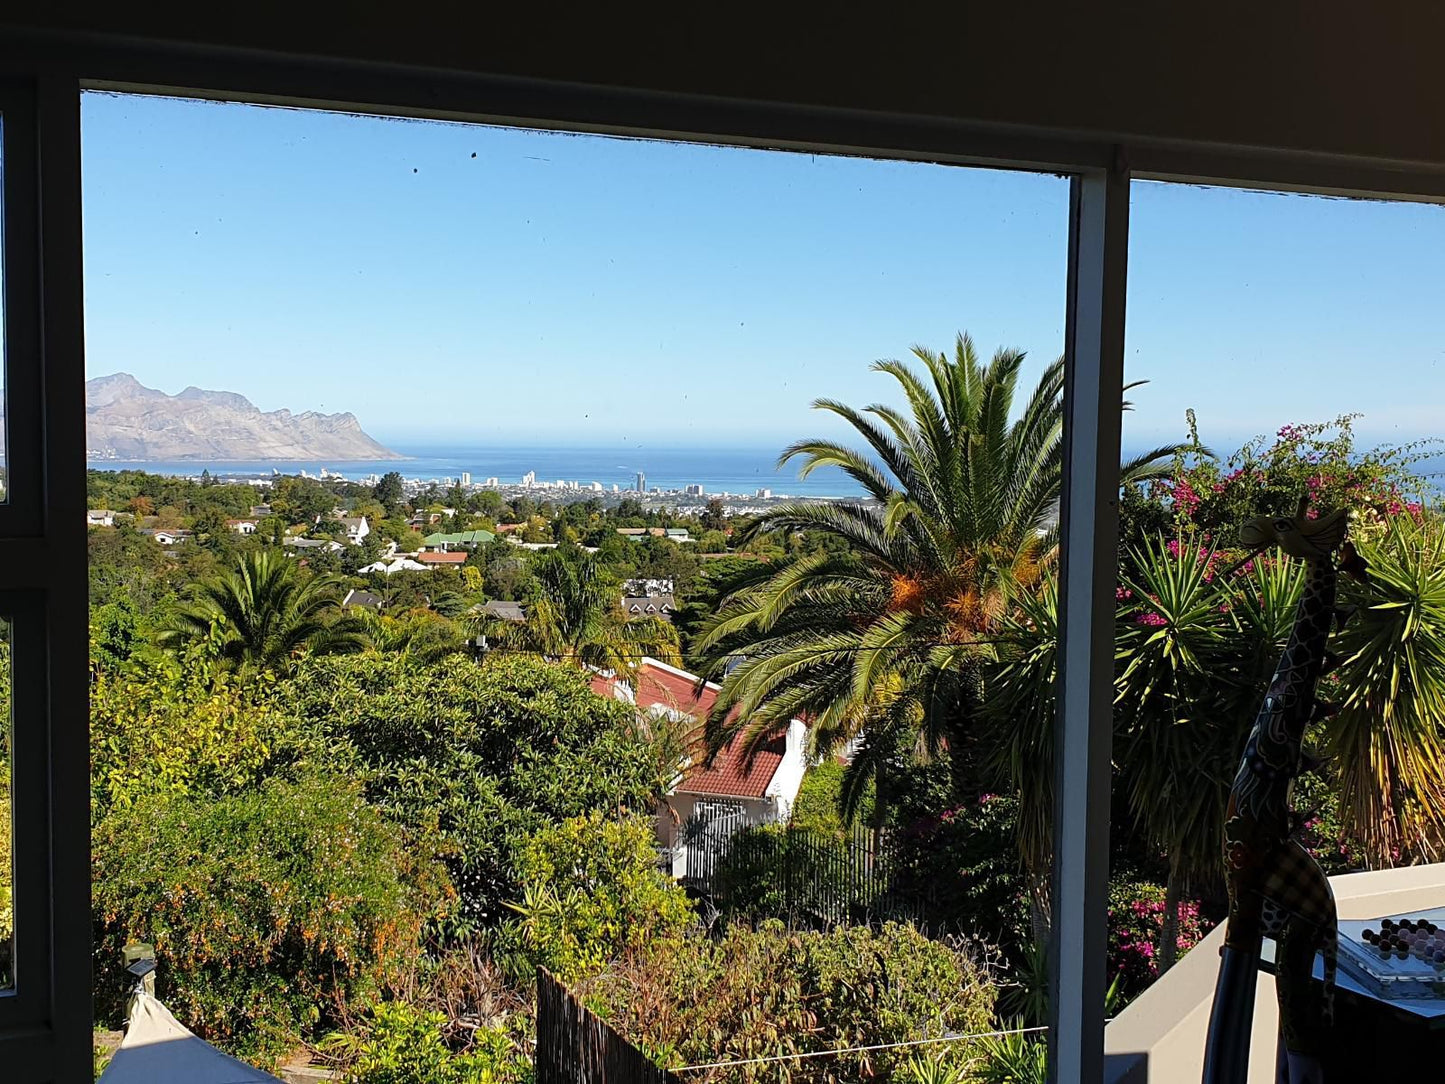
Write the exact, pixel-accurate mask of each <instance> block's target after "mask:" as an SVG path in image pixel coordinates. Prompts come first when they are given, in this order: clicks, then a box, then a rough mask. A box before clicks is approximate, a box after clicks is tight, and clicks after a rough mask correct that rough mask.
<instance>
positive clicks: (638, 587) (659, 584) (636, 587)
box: [622, 576, 675, 597]
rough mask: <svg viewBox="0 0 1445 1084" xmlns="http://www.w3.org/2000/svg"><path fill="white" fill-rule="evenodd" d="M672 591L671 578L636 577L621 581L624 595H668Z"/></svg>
mask: <svg viewBox="0 0 1445 1084" xmlns="http://www.w3.org/2000/svg"><path fill="white" fill-rule="evenodd" d="M674 589H675V582H674V580H673V578H672V577H671V576H659V577H657V578H655V579H653V578H645V577H638V578H636V579H631V580H623V581H622V593H623V594H624V595H634V596H636V595H646V596H649V597H650V596H652V595H670V594H672V593H673V591H674Z"/></svg>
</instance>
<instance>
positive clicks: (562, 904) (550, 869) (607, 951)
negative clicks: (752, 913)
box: [511, 813, 693, 985]
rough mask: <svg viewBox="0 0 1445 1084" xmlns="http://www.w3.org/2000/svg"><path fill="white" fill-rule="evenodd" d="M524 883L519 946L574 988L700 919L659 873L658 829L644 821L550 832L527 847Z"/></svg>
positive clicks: (597, 821)
mask: <svg viewBox="0 0 1445 1084" xmlns="http://www.w3.org/2000/svg"><path fill="white" fill-rule="evenodd" d="M517 880H518V881H519V882H520V883H521V885H522V889H523V900H522V902H521V903H519V904H516V905H514V906H515V907H516V909H517V911H518V912H519V913H520V915H521V919H520V920H519V921H517V922H516V923H514V924H513V927H512V931H511V933H512V940H513V941H514V943H520V944H521V945H522V946H524V947H525V951H526V953H527V955H528V957H529V961H530V963H531V964H532V965H533V966H535V965H537V964H540V965H542V966H544V967H546V968H547V969H548V970H549V971H551V972H552V973H553V974H554V975H556V976H557V978H558V979H559V980H560V981H561V982H563V983H565V984H568V985H572V984H574V983H576V982H578V981H579V980H581V979H583V978H586V977H588V976H590V975H595V974H597V973H598V972H599V971H601V970H602V968H603V967H604V966H605V964H606V963H607V962H608V961H609V960H611V959H612V958H613V957H614V956H616V955H617V954H618V953H620V952H622V951H623V950H625V949H629V948H637V947H640V946H641V945H643V944H645V943H646V942H647V941H649V940H651V939H653V938H655V937H666V936H671V935H674V934H676V933H678V932H679V931H681V929H682V928H683V927H684V926H686V925H687V924H688V923H689V922H690V921H691V920H692V918H693V911H692V905H691V904H690V903H689V902H688V899H687V896H686V894H685V893H684V892H683V891H682V889H680V888H678V887H677V885H676V884H674V883H673V881H672V879H671V878H669V877H667V876H666V875H664V874H663V873H662V872H661V871H660V870H659V869H658V867H657V851H656V847H655V843H654V838H653V829H652V825H651V823H650V822H647V821H643V820H640V819H632V820H626V821H614V820H605V819H603V818H602V816H601V815H600V814H597V813H593V814H591V815H590V816H586V817H574V818H571V819H570V820H567V821H564V822H563V823H562V824H560V825H558V826H557V827H555V828H546V829H543V830H542V831H541V832H538V833H537V834H536V835H535V836H532V837H531V838H530V839H528V840H527V841H526V842H525V843H523V844H522V845H521V848H520V851H519V853H518V858H517Z"/></svg>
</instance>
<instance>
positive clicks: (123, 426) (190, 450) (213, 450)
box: [85, 373, 403, 462]
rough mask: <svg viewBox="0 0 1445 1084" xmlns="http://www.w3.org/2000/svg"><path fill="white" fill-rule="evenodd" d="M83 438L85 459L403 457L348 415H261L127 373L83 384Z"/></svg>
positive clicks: (247, 404) (232, 400)
mask: <svg viewBox="0 0 1445 1084" xmlns="http://www.w3.org/2000/svg"><path fill="white" fill-rule="evenodd" d="M85 443H86V451H87V453H88V455H89V457H90V458H91V459H128V460H146V459H149V460H173V459H194V460H197V461H205V460H221V461H225V460H231V461H239V460H251V459H307V460H324V461H329V462H341V461H344V460H348V459H401V458H403V457H402V456H401V455H398V454H397V453H396V452H393V451H392V450H391V449H390V448H387V447H385V446H384V445H381V444H379V443H377V442H376V441H375V440H372V438H371V437H369V436H367V435H366V433H364V432H363V431H362V429H361V425H360V423H358V422H357V420H356V416H355V415H354V414H318V413H317V412H315V411H312V410H308V411H306V412H304V413H302V414H292V413H291V411H289V410H273V411H269V412H263V411H261V410H258V409H257V408H256V407H255V406H253V405H252V404H251V401H250V400H249V399H247V398H246V397H245V396H244V395H238V394H236V393H235V392H230V391H207V390H205V389H202V388H187V389H186V390H185V391H183V392H180V393H179V394H178V395H167V394H166V393H165V392H162V391H156V390H155V389H154V388H147V387H145V386H144V385H143V384H141V383H140V382H139V381H138V380H136V378H135V377H133V376H131V375H130V374H129V373H115V374H113V375H111V376H102V377H97V378H95V379H94V380H87V381H86V383H85Z"/></svg>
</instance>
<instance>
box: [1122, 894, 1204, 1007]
mask: <svg viewBox="0 0 1445 1084" xmlns="http://www.w3.org/2000/svg"><path fill="white" fill-rule="evenodd" d="M1163 932H1164V888H1163V887H1162V886H1161V885H1155V884H1147V883H1143V882H1124V883H1122V884H1115V885H1112V886H1111V887H1110V889H1109V963H1108V971H1109V978H1110V980H1111V981H1114V982H1117V983H1118V987H1119V993H1120V995H1121V996H1123V997H1124V998H1126V999H1127V998H1132V997H1134V996H1136V995H1137V994H1139V993H1141V992H1143V990H1144V988H1145V987H1147V986H1148V985H1149V984H1150V983H1151V982H1153V981H1154V980H1155V979H1157V978H1158V977H1159V961H1158V959H1157V958H1156V957H1157V953H1158V951H1159V938H1160V937H1161V936H1162V934H1163ZM1203 936H1204V928H1203V925H1202V923H1201V922H1200V920H1199V905H1198V904H1196V903H1191V902H1189V901H1184V902H1181V903H1180V904H1179V939H1178V943H1177V944H1178V949H1179V956H1180V957H1181V958H1182V957H1183V956H1184V954H1185V953H1186V952H1188V951H1189V950H1190V949H1192V948H1193V947H1194V946H1195V945H1197V944H1198V943H1199V941H1200V939H1201V938H1202V937H1203Z"/></svg>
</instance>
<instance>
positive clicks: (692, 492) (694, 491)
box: [682, 485, 703, 497]
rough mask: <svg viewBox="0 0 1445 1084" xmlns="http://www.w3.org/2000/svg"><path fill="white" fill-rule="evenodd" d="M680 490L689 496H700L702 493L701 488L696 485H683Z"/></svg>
mask: <svg viewBox="0 0 1445 1084" xmlns="http://www.w3.org/2000/svg"><path fill="white" fill-rule="evenodd" d="M682 491H683V493H685V494H687V496H689V497H701V496H702V495H703V488H702V486H698V485H692V486H684V487H683V490H682Z"/></svg>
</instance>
